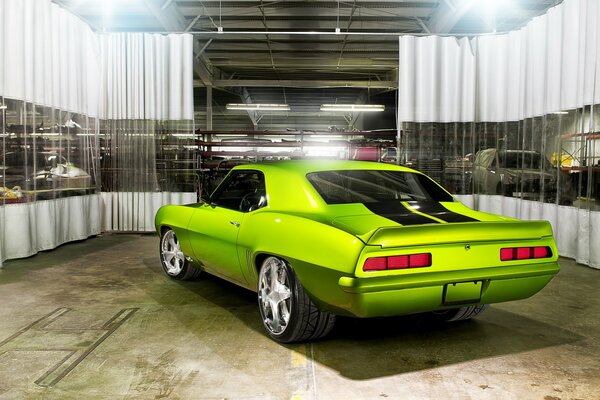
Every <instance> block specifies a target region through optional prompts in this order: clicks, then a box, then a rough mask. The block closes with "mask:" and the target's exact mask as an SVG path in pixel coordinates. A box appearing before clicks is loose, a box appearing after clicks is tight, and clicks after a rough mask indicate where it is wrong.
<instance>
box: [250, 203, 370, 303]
mask: <svg viewBox="0 0 600 400" xmlns="http://www.w3.org/2000/svg"><path fill="white" fill-rule="evenodd" d="M363 248H364V243H363V242H362V241H361V240H360V239H358V238H357V237H355V236H353V235H351V234H349V233H346V232H344V231H342V230H340V229H337V228H335V227H332V226H330V225H327V224H323V223H320V222H317V221H314V220H311V219H308V218H304V217H302V216H298V215H290V214H286V213H279V212H272V211H268V210H265V211H261V210H258V211H256V212H254V213H249V214H247V216H246V218H245V220H244V224H242V226H241V227H240V233H239V236H238V257H239V259H240V263H241V265H242V270H244V271H245V273H246V274H247V275H248V281H249V282H250V286H251V287H252V288H254V290H256V288H257V283H258V269H259V268H260V263H261V261H262V260H263V259H264V257H265V256H268V255H275V256H278V257H281V258H283V259H285V260H286V261H288V262H289V263H290V264H291V266H292V268H293V269H294V271H295V272H296V275H297V276H298V279H299V280H300V282H301V283H302V286H303V287H304V288H305V290H306V291H307V293H308V295H309V297H311V299H312V300H313V301H314V302H315V303H316V304H317V305H320V306H321V307H324V308H331V306H332V305H333V304H342V303H344V302H347V301H348V300H347V298H346V297H347V295H346V294H345V293H344V292H343V291H342V290H341V289H340V287H339V285H338V281H339V278H340V277H342V276H350V275H352V274H353V273H354V271H355V268H356V262H357V260H358V258H359V256H360V253H361V251H362V249H363Z"/></svg>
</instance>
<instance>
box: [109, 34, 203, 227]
mask: <svg viewBox="0 0 600 400" xmlns="http://www.w3.org/2000/svg"><path fill="white" fill-rule="evenodd" d="M100 45H101V53H102V57H101V58H102V76H103V82H102V99H103V100H102V102H101V104H100V106H101V115H102V117H103V120H102V122H101V126H100V136H99V140H100V149H101V152H102V154H101V158H102V160H101V169H102V192H103V193H102V198H103V214H104V215H103V228H104V230H109V231H152V230H153V229H154V215H155V214H156V211H157V210H158V208H159V207H160V206H162V205H164V204H167V203H186V202H187V203H191V202H194V201H196V197H197V196H196V190H197V189H196V188H197V183H198V178H197V176H196V173H197V172H196V171H197V170H198V169H197V160H196V158H195V156H194V154H195V153H193V151H192V150H193V149H194V148H195V146H194V138H193V132H194V127H193V118H194V115H193V82H192V79H193V72H192V67H193V59H192V54H193V47H192V36H191V35H156V34H143V33H124V34H122V33H118V34H117V33H115V34H102V35H100Z"/></svg>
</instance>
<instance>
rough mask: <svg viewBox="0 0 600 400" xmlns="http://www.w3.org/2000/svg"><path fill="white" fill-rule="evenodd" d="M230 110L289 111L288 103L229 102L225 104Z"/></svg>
mask: <svg viewBox="0 0 600 400" xmlns="http://www.w3.org/2000/svg"><path fill="white" fill-rule="evenodd" d="M225 107H226V108H227V109H228V110H252V111H289V110H290V106H289V105H287V104H243V103H242V104H238V103H229V104H227V105H226V106H225Z"/></svg>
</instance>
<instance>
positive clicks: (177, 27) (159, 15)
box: [144, 0, 186, 32]
mask: <svg viewBox="0 0 600 400" xmlns="http://www.w3.org/2000/svg"><path fill="white" fill-rule="evenodd" d="M144 3H145V4H146V6H147V7H148V8H149V9H150V11H151V12H152V14H153V15H154V17H155V18H156V19H157V20H158V22H160V24H161V25H162V27H163V28H165V31H167V32H181V31H183V30H184V28H185V27H186V23H185V18H184V17H183V15H181V13H180V12H179V10H178V9H177V6H176V5H175V4H173V3H169V2H164V1H163V0H144Z"/></svg>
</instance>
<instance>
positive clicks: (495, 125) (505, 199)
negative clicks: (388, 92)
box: [398, 0, 600, 268]
mask: <svg viewBox="0 0 600 400" xmlns="http://www.w3.org/2000/svg"><path fill="white" fill-rule="evenodd" d="M599 18H600V4H599V3H598V2H597V1H594V0H566V1H564V2H563V3H562V4H560V5H558V6H556V7H554V8H552V9H550V10H549V11H548V13H547V14H545V15H543V16H540V17H536V18H535V19H533V20H532V21H531V22H530V23H528V24H527V25H526V26H525V27H524V28H522V29H520V30H518V31H514V32H510V33H507V34H498V35H490V36H481V37H475V38H472V39H461V40H457V39H455V38H449V37H437V36H429V37H412V36H403V37H401V38H400V47H399V48H400V68H399V98H398V103H399V104H398V110H399V112H398V126H399V127H400V129H401V131H402V142H403V148H404V149H405V150H404V154H402V162H404V163H407V164H408V165H413V166H415V167H417V168H419V169H420V170H421V171H423V172H427V173H429V174H430V175H432V176H433V177H434V178H436V179H437V180H438V181H440V182H441V183H442V184H443V185H445V186H446V187H447V188H448V189H449V190H451V191H452V192H453V193H456V194H457V195H459V196H458V197H459V198H461V199H462V200H463V201H465V202H466V203H467V204H469V205H472V206H474V207H475V208H477V209H479V210H481V211H488V212H493V213H498V214H503V215H508V216H513V217H517V218H521V219H547V220H549V221H551V223H552V225H553V229H554V233H555V236H556V239H557V244H558V248H559V252H560V254H561V255H563V256H568V257H572V258H575V259H576V260H577V261H578V262H580V263H583V264H587V265H589V266H592V267H594V268H600V132H599V131H600V129H599V124H600V115H599V114H598V108H599V107H598V103H599V100H600V79H599V78H600V68H598V67H600V65H599V62H600V60H599V57H600V51H599V46H600V29H598V26H597V21H598V20H599Z"/></svg>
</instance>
